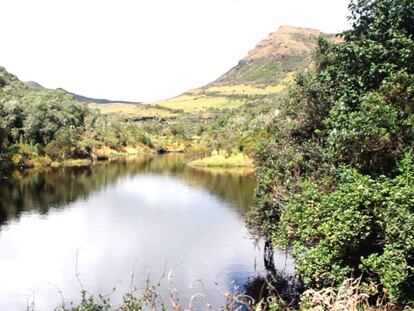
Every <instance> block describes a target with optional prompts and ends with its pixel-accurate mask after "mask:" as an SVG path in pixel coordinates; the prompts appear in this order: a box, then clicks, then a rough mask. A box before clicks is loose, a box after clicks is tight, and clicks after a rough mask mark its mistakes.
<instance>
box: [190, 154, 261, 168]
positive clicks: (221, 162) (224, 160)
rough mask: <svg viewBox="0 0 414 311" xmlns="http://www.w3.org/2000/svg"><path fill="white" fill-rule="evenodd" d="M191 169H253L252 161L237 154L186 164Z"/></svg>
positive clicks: (211, 157)
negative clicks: (191, 167)
mask: <svg viewBox="0 0 414 311" xmlns="http://www.w3.org/2000/svg"><path fill="white" fill-rule="evenodd" d="M188 165H189V166H193V167H250V168H252V167H253V160H252V159H250V158H249V157H248V156H246V155H244V154H242V153H239V154H235V155H231V156H226V155H224V154H214V155H211V156H210V157H205V158H202V159H199V160H195V161H192V162H190V163H188Z"/></svg>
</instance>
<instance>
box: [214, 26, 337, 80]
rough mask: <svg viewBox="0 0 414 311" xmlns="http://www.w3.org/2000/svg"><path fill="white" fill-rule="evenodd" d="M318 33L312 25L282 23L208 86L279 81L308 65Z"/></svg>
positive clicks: (319, 33)
mask: <svg viewBox="0 0 414 311" xmlns="http://www.w3.org/2000/svg"><path fill="white" fill-rule="evenodd" d="M321 34H322V33H321V32H320V31H319V30H315V29H308V28H298V27H291V26H282V27H280V28H279V29H278V30H277V31H275V32H273V33H271V34H270V35H269V36H268V37H267V38H266V39H264V40H262V41H261V42H260V43H259V44H258V45H257V46H256V47H255V48H254V49H253V50H251V51H250V52H249V53H248V54H247V56H246V57H245V58H243V59H242V60H240V61H239V63H238V64H237V66H235V67H233V68H232V69H230V70H229V71H228V72H227V73H225V74H224V75H223V76H221V77H220V78H218V79H217V80H216V81H214V82H213V83H212V84H210V85H209V86H211V85H216V86H217V85H238V84H246V83H247V84H250V85H255V86H258V87H265V86H268V85H274V84H278V83H279V82H280V81H281V80H282V79H284V78H286V76H287V75H288V74H289V73H291V72H295V71H298V70H302V69H303V68H306V67H307V66H309V63H310V61H311V56H312V51H313V50H314V49H315V47H316V39H317V38H318V37H319V36H320V35H321ZM330 37H332V38H333V36H330Z"/></svg>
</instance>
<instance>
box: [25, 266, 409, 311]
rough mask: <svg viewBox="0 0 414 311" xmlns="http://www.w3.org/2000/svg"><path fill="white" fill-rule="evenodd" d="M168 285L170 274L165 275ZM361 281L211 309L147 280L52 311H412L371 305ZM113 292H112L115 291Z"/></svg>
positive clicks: (236, 299) (240, 299) (238, 299)
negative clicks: (290, 299)
mask: <svg viewBox="0 0 414 311" xmlns="http://www.w3.org/2000/svg"><path fill="white" fill-rule="evenodd" d="M168 280H169V284H171V283H170V280H171V273H170V274H169V275H168ZM360 281H361V279H360V278H358V279H349V280H347V281H345V282H344V283H343V284H342V286H340V287H339V288H338V289H333V288H324V289H322V290H319V291H318V290H314V289H311V290H307V291H305V292H304V293H303V294H302V295H301V298H300V303H299V304H298V305H292V304H288V303H287V302H286V301H283V299H282V298H281V296H280V295H279V294H278V293H277V292H276V290H275V287H273V286H272V285H271V284H267V286H268V287H267V288H266V292H267V293H268V295H265V296H264V297H261V298H260V299H259V300H257V301H256V300H255V299H254V298H252V297H250V296H249V295H247V294H240V295H234V294H231V293H230V292H227V291H225V292H223V296H224V297H225V298H226V303H225V304H224V305H223V306H222V307H219V308H214V307H213V306H212V305H211V304H209V303H208V301H207V300H206V298H205V296H204V295H203V294H201V293H200V294H194V295H193V296H192V297H191V298H190V300H189V302H187V303H182V302H180V298H179V295H178V292H177V290H175V289H171V288H169V292H168V295H167V296H168V297H167V298H166V299H165V298H163V297H162V295H161V294H160V290H161V287H162V285H161V281H159V282H158V283H155V284H151V283H150V282H149V280H148V279H147V281H146V285H145V287H144V288H142V289H137V288H133V289H131V290H130V291H129V292H127V293H125V295H124V296H123V299H122V303H121V304H118V305H113V304H112V302H111V299H110V296H111V294H112V293H113V292H112V293H111V294H109V295H97V296H94V295H92V294H90V293H88V292H87V291H86V290H85V289H83V288H81V291H80V295H81V299H80V302H78V303H73V302H70V303H66V302H64V299H63V297H62V304H61V305H60V306H58V307H57V308H56V309H55V311H141V310H154V311H155V310H157V311H158V310H173V311H191V310H195V311H198V310H212V311H213V310H222V311H267V310H268V311H279V310H280V311H282V310H287V311H293V310H302V311H305V310H306V311H325V310H326V311H362V310H366V311H394V310H404V311H409V310H414V309H413V308H412V307H409V306H406V307H398V306H395V305H392V304H389V303H387V302H386V299H385V296H384V297H380V298H378V299H377V300H376V301H375V302H374V303H372V301H370V296H369V295H367V294H365V293H364V292H363V290H362V288H361V286H360ZM114 291H115V289H114ZM35 310H36V307H35V305H34V303H33V305H30V306H29V305H28V307H27V311H35Z"/></svg>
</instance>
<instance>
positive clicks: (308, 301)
mask: <svg viewBox="0 0 414 311" xmlns="http://www.w3.org/2000/svg"><path fill="white" fill-rule="evenodd" d="M360 282H361V279H360V278H358V279H349V280H346V281H345V282H344V283H343V284H342V286H341V287H340V288H339V289H338V290H337V291H335V290H334V289H332V288H325V289H322V290H319V291H318V290H313V289H310V290H307V291H305V292H304V293H303V294H302V296H301V310H308V311H325V310H327V311H328V310H329V311H361V310H367V311H370V310H372V311H374V310H375V311H387V310H396V309H394V308H393V307H392V306H390V305H387V304H385V303H384V301H382V300H378V301H377V303H376V304H375V305H371V304H370V303H369V296H368V295H367V294H365V293H363V292H362V290H361V287H360Z"/></svg>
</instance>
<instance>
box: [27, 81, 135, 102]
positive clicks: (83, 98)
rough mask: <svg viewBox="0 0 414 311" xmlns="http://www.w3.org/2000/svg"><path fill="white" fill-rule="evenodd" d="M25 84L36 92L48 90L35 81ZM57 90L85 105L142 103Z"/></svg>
mask: <svg viewBox="0 0 414 311" xmlns="http://www.w3.org/2000/svg"><path fill="white" fill-rule="evenodd" d="M25 84H26V85H27V86H28V87H29V88H31V89H35V90H46V89H47V88H45V87H44V86H42V85H40V84H39V83H37V82H35V81H27V82H25ZM57 90H61V91H63V92H65V93H67V94H69V95H72V96H73V97H75V100H76V101H78V102H80V103H85V104H131V105H136V104H141V103H142V102H130V101H125V100H109V99H102V98H91V97H86V96H83V95H79V94H76V93H72V92H69V91H67V90H65V89H62V88H58V89H57Z"/></svg>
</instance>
